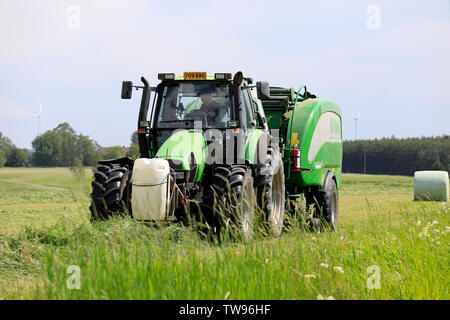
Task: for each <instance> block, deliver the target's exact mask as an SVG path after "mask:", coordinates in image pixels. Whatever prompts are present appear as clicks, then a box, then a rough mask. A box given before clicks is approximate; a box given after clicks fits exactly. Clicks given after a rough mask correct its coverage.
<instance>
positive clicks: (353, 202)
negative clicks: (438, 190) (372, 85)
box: [0, 168, 450, 299]
mask: <svg viewBox="0 0 450 320" xmlns="http://www.w3.org/2000/svg"><path fill="white" fill-rule="evenodd" d="M91 175H92V172H91V171H90V170H87V171H86V177H85V178H84V179H83V181H82V184H81V185H80V184H79V183H78V182H77V179H76V178H75V177H74V176H73V175H72V174H71V173H70V171H69V170H68V169H64V168H57V169H34V168H33V169H5V168H3V169H0V298H4V299H34V298H37V299H225V298H226V299H317V298H325V299H326V298H329V297H333V298H334V299H449V297H450V295H449V293H448V287H449V276H448V266H449V232H450V230H449V229H450V221H449V220H450V218H449V213H450V207H449V203H438V202H414V201H412V199H413V180H412V178H411V177H393V176H370V175H352V174H348V175H344V177H343V185H342V188H341V190H340V195H341V197H340V217H339V220H340V228H339V230H338V231H337V232H322V233H320V234H316V233H313V232H309V231H308V230H305V229H304V228H302V227H301V226H298V225H296V224H295V223H291V227H290V228H289V230H286V231H285V232H284V233H283V234H282V236H281V238H279V239H271V238H258V239H256V240H254V241H252V242H250V243H246V244H242V243H237V242H225V243H222V244H221V245H214V244H211V243H209V242H207V241H204V240H201V239H200V237H199V236H198V233H196V232H195V230H192V229H191V228H189V227H186V226H180V225H170V226H169V227H167V228H155V227H151V226H148V225H146V224H143V223H140V222H137V221H134V220H132V219H129V218H115V219H112V220H111V221H107V222H96V223H90V222H89V210H88V206H89V191H90V180H91ZM73 265H75V266H78V267H79V268H80V271H81V279H80V285H81V288H80V289H79V290H77V289H72V290H71V289H69V288H68V286H67V281H68V280H69V283H70V279H69V276H70V275H71V274H70V273H68V272H67V271H68V267H69V266H73ZM371 266H372V268H377V269H378V270H379V271H380V278H379V279H380V282H379V284H380V286H379V289H377V288H374V289H369V288H368V286H367V283H368V280H369V283H373V284H375V282H371V280H373V277H372V278H369V277H370V276H371V275H372V274H373V270H374V269H369V270H368V268H369V267H371ZM373 266H375V267H373ZM368 271H369V272H368Z"/></svg>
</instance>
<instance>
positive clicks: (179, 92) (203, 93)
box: [155, 82, 234, 128]
mask: <svg viewBox="0 0 450 320" xmlns="http://www.w3.org/2000/svg"><path fill="white" fill-rule="evenodd" d="M158 109H159V110H157V114H155V117H156V118H155V119H156V127H157V128H193V127H194V123H195V124H196V125H198V124H199V123H201V125H202V127H203V128H226V127H227V124H228V121H231V120H234V119H233V118H234V115H233V112H232V110H231V109H232V108H231V99H230V85H229V84H226V83H198V82H197V83H196V82H179V83H173V84H172V83H171V84H166V85H165V86H163V88H162V90H161V99H160V107H159V108H158Z"/></svg>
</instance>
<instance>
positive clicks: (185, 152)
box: [156, 129, 264, 182]
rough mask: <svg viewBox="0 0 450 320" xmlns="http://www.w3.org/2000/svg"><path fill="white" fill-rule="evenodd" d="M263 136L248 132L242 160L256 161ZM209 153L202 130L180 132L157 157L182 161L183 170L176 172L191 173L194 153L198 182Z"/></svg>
mask: <svg viewBox="0 0 450 320" xmlns="http://www.w3.org/2000/svg"><path fill="white" fill-rule="evenodd" d="M263 134H264V132H263V131H262V130H259V129H250V130H248V131H247V133H246V135H245V148H243V149H241V150H242V152H241V154H240V157H241V159H245V160H247V161H249V162H250V163H254V162H255V161H256V156H257V154H256V152H257V146H258V141H259V139H260V137H261V136H262V135H263ZM207 152H208V148H207V141H206V139H205V134H204V132H203V131H202V130H194V129H191V130H179V131H178V132H176V133H175V134H173V135H171V136H170V137H169V138H168V139H167V140H166V141H165V142H164V143H163V144H162V146H161V147H160V148H159V150H158V152H157V153H156V157H157V158H162V159H166V158H167V160H173V161H181V168H180V169H174V170H175V171H189V170H191V166H190V163H189V159H190V156H191V153H193V154H194V157H195V161H196V165H197V172H196V174H195V178H194V182H198V181H200V180H201V177H202V174H203V170H204V169H205V164H206V159H207V156H208V155H207Z"/></svg>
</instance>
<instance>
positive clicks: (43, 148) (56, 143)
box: [0, 122, 138, 168]
mask: <svg viewBox="0 0 450 320" xmlns="http://www.w3.org/2000/svg"><path fill="white" fill-rule="evenodd" d="M132 139H133V135H132ZM31 145H32V147H33V150H32V152H30V151H29V150H27V149H20V148H17V147H16V146H15V145H14V144H13V143H12V141H11V139H9V138H8V137H5V136H3V134H2V133H1V132H0V168H1V167H3V166H6V167H28V166H36V167H76V166H95V165H96V164H97V162H98V161H99V160H101V159H113V158H121V157H125V156H130V157H136V156H137V152H138V151H137V149H136V146H137V145H136V144H134V143H133V142H132V141H131V145H130V147H129V148H125V147H122V146H112V147H108V148H102V147H101V146H100V145H99V144H98V143H97V142H96V141H95V140H93V139H90V138H89V137H88V136H85V135H82V134H77V133H76V132H75V130H74V129H73V128H72V127H71V126H70V125H69V124H68V123H67V122H64V123H61V124H59V125H58V126H57V127H56V128H54V129H53V130H48V131H46V132H45V133H43V134H41V135H39V136H37V137H36V138H35V139H34V140H33V141H32V143H31Z"/></svg>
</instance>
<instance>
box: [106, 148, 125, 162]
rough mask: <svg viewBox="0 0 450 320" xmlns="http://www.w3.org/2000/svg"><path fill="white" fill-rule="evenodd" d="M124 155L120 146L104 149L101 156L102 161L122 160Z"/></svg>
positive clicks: (123, 150)
mask: <svg viewBox="0 0 450 320" xmlns="http://www.w3.org/2000/svg"><path fill="white" fill-rule="evenodd" d="M125 155H126V151H125V148H124V147H121V146H112V147H109V148H106V150H105V151H104V154H103V157H102V158H103V159H115V158H123V157H125Z"/></svg>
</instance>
